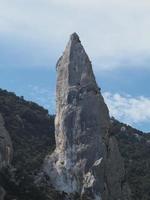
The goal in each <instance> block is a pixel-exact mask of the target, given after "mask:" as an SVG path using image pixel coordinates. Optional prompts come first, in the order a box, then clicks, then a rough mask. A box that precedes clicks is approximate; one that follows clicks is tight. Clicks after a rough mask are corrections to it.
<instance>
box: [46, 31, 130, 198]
mask: <svg viewBox="0 0 150 200" xmlns="http://www.w3.org/2000/svg"><path fill="white" fill-rule="evenodd" d="M56 100H57V103H56V119H55V139H56V149H55V151H54V153H53V154H52V155H50V156H48V157H47V158H46V161H45V168H44V170H45V172H46V173H47V174H48V175H49V176H50V179H51V181H52V184H53V186H54V187H55V188H56V189H57V190H60V191H64V192H66V193H68V194H70V193H78V194H80V195H81V196H82V197H84V196H86V195H87V196H88V197H89V198H91V200H116V199H119V198H120V199H122V200H124V198H123V195H122V191H121V180H122V178H123V177H124V174H123V163H122V159H121V158H120V154H119V151H118V147H117V144H116V142H115V140H114V139H112V138H110V136H109V134H108V129H109V121H110V118H109V112H108V108H107V106H106V104H105V102H104V99H103V97H102V95H101V93H100V90H99V87H98V85H97V83H96V80H95V76H94V74H93V70H92V65H91V62H90V60H89V57H88V55H87V54H86V52H85V50H84V48H83V46H82V44H81V42H80V39H79V36H78V35H77V34H76V33H73V34H72V35H71V37H70V40H69V42H68V44H67V46H66V48H65V51H64V53H63V55H62V56H61V58H60V59H59V61H58V63H57V87H56ZM110 141H111V142H110ZM109 144H110V145H111V146H110V147H109ZM112 147H113V148H112ZM109 150H110V152H108V151H109ZM113 151H115V152H117V154H116V156H117V159H118V163H117V164H116V163H115V161H113V159H112V158H113V157H114V152H113ZM109 156H110V157H109ZM113 162H114V163H113ZM119 162H120V163H121V164H120V163H119ZM111 164H112V166H113V167H112V170H111V169H110V172H109V171H108V168H109V167H110V165H111ZM108 166H109V167H108ZM118 167H120V168H121V170H120V171H121V173H122V174H119V175H118V174H117V173H118V171H117V169H118ZM115 170H116V171H115ZM107 173H108V174H109V178H107ZM111 174H117V176H115V175H114V179H115V177H116V179H115V180H113V181H111V180H110V175H111ZM108 181H109V182H110V184H109V183H108ZM112 183H114V184H112ZM110 185H111V188H110ZM112 191H113V192H112ZM118 191H119V192H118ZM110 193H113V197H112V196H111V194H110ZM126 200H127V198H126Z"/></svg>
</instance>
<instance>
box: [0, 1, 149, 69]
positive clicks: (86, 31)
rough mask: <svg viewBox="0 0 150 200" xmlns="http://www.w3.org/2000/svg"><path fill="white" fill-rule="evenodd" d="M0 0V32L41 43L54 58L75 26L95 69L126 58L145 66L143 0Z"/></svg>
mask: <svg viewBox="0 0 150 200" xmlns="http://www.w3.org/2000/svg"><path fill="white" fill-rule="evenodd" d="M0 3H1V7H0V32H1V34H6V33H7V34H11V35H14V37H19V38H20V37H21V38H23V39H25V40H27V42H28V43H31V42H33V41H34V42H37V43H40V45H43V46H44V47H45V48H48V51H49V52H50V53H49V55H50V56H52V54H54V51H55V54H57V55H55V56H53V57H56V58H57V57H58V56H59V54H60V53H61V52H62V50H63V48H64V46H65V44H66V42H67V39H68V35H69V34H70V33H72V32H74V31H76V32H78V33H79V34H80V35H81V40H83V44H84V46H85V48H86V49H87V52H88V53H89V55H90V57H91V59H92V61H94V64H95V68H97V69H109V68H116V67H124V66H125V67H126V66H128V65H129V64H130V63H131V64H132V66H134V67H137V66H138V67H141V66H142V67H143V65H146V66H147V67H149V65H147V58H148V57H149V52H150V39H149V35H150V12H149V10H150V2H149V1H148V0H144V1H141V0H132V1H130V0H93V1H91V0H82V1H81V0H76V1H71V0H36V1H35V0H21V1H20V0H14V1H10V0H0ZM7 34H6V35H7ZM40 45H39V47H40ZM56 52H57V53H56ZM34 54H36V52H34ZM35 56H37V57H38V56H39V55H35ZM42 56H43V55H42Z"/></svg>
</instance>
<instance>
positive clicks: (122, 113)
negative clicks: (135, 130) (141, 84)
mask: <svg viewBox="0 0 150 200" xmlns="http://www.w3.org/2000/svg"><path fill="white" fill-rule="evenodd" d="M103 95H104V98H105V101H106V103H107V105H108V107H109V110H110V114H111V116H114V117H115V118H117V119H118V120H120V121H122V122H125V123H127V124H130V125H136V124H138V123H147V122H150V98H149V97H144V96H139V97H132V96H130V95H121V94H118V93H116V94H112V93H110V92H105V93H104V94H103Z"/></svg>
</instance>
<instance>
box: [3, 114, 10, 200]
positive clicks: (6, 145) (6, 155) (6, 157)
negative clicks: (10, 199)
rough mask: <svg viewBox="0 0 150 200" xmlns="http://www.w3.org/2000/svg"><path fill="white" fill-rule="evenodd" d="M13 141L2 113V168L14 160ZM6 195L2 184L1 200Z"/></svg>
mask: <svg viewBox="0 0 150 200" xmlns="http://www.w3.org/2000/svg"><path fill="white" fill-rule="evenodd" d="M12 153H13V149H12V143H11V139H10V136H9V133H8V132H7V130H6V128H5V126H4V120H3V117H2V115H1V114H0V170H1V168H3V167H6V166H8V165H10V162H11V160H12ZM4 196H5V190H4V189H3V188H2V187H1V186H0V200H3V199H4Z"/></svg>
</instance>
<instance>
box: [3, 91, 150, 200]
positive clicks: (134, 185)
mask: <svg viewBox="0 0 150 200" xmlns="http://www.w3.org/2000/svg"><path fill="white" fill-rule="evenodd" d="M0 113H2V115H3V117H4V120H5V126H6V128H7V130H8V132H9V134H10V136H11V139H12V142H13V148H14V158H13V162H12V166H13V167H11V168H9V169H3V170H2V172H1V176H0V184H1V185H2V186H3V188H4V189H5V190H6V191H7V196H6V199H7V200H10V199H17V200H34V199H36V200H38V199H39V200H42V199H43V200H44V199H55V200H56V199H63V196H64V195H65V194H59V193H58V192H57V191H55V190H54V189H53V188H52V187H51V186H49V187H45V183H43V185H40V187H37V186H35V184H34V179H35V177H36V176H37V174H38V173H39V172H40V168H41V167H42V164H43V160H44V158H45V156H46V155H47V154H48V153H50V152H52V151H53V149H54V148H55V139H54V116H50V115H49V114H48V111H47V110H45V109H44V108H43V107H41V106H39V105H37V104H36V103H33V102H28V101H25V100H24V99H23V97H17V96H16V95H15V94H14V93H10V92H7V91H6V90H0ZM111 124H112V125H111V128H110V134H113V135H115V136H116V138H117V140H118V142H119V149H120V152H121V154H122V156H123V158H124V160H125V167H126V177H127V180H128V182H129V184H130V188H131V190H132V194H133V199H134V200H149V199H150V190H149V188H150V157H149V155H150V134H145V133H143V132H141V131H138V130H136V129H134V128H132V127H130V126H127V125H125V124H123V123H120V122H119V121H117V120H115V119H114V118H112V119H111ZM45 182H46V177H45Z"/></svg>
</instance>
